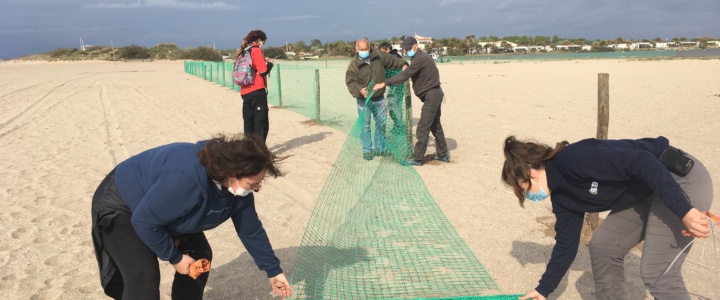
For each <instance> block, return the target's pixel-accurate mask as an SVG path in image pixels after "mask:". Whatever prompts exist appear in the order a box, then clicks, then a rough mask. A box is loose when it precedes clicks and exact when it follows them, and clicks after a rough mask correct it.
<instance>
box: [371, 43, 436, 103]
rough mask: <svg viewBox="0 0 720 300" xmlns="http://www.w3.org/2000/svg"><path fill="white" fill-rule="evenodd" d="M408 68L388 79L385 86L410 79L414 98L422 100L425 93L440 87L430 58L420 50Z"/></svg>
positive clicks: (433, 63)
mask: <svg viewBox="0 0 720 300" xmlns="http://www.w3.org/2000/svg"><path fill="white" fill-rule="evenodd" d="M411 62H412V64H410V67H408V68H407V69H405V70H404V71H402V72H400V74H397V75H395V76H393V77H392V78H389V79H388V80H387V81H386V82H385V83H386V84H387V85H391V86H392V85H398V84H401V83H403V82H405V81H406V80H408V79H410V78H412V82H413V91H414V92H415V96H418V97H420V98H422V95H423V94H425V92H427V91H429V90H431V89H434V88H437V87H440V72H438V68H437V66H436V65H435V61H433V59H432V57H430V55H428V54H427V53H425V52H423V51H422V50H419V49H418V51H417V53H415V56H414V57H413V58H412V60H411Z"/></svg>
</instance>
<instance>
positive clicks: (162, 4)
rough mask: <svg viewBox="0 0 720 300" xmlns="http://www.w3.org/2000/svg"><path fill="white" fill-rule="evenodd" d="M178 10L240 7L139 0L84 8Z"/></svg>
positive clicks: (177, 1) (205, 3) (214, 3)
mask: <svg viewBox="0 0 720 300" xmlns="http://www.w3.org/2000/svg"><path fill="white" fill-rule="evenodd" d="M147 7H155V8H177V9H240V8H241V7H240V6H238V5H233V4H227V3H225V2H192V1H180V0H138V1H137V2H134V3H109V4H107V3H99V4H88V5H85V6H83V8H105V9H114V8H147Z"/></svg>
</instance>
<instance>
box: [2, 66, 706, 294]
mask: <svg viewBox="0 0 720 300" xmlns="http://www.w3.org/2000/svg"><path fill="white" fill-rule="evenodd" d="M439 67H440V72H441V79H442V85H443V88H444V90H445V93H446V96H447V97H446V101H445V103H444V104H443V117H442V120H443V126H444V128H445V132H446V136H447V137H448V142H449V146H450V150H451V154H452V159H453V161H452V162H451V163H449V164H439V163H429V164H426V165H425V166H423V167H417V168H416V170H417V171H418V173H419V174H420V175H421V176H422V178H423V179H424V181H425V184H426V185H427V187H428V189H429V191H430V192H431V193H432V195H433V196H434V198H435V200H436V201H437V202H438V204H439V206H440V207H441V208H442V210H443V212H444V213H445V214H446V215H447V217H448V219H449V220H450V221H451V222H452V224H453V226H454V227H455V228H456V229H457V231H458V232H459V234H460V235H461V236H462V238H463V239H464V240H465V241H466V243H467V244H468V246H469V247H470V248H471V249H472V251H473V252H474V253H475V255H477V257H478V258H479V260H480V261H481V262H482V263H483V264H484V266H485V267H486V269H487V270H488V271H489V273H490V275H491V276H492V277H493V278H494V279H495V281H496V283H497V284H498V285H499V287H500V288H501V290H502V291H503V292H504V293H524V292H527V291H529V290H531V289H532V288H534V287H535V285H536V284H537V281H538V280H539V278H540V275H541V274H542V273H543V271H544V267H545V264H546V262H547V260H548V258H549V255H550V252H551V247H552V245H553V242H554V240H553V238H552V234H553V230H552V227H551V223H552V222H553V215H552V213H551V212H550V207H549V203H548V201H545V203H541V204H529V205H527V206H526V208H525V209H522V208H520V207H519V206H518V204H517V201H516V200H515V199H514V196H513V195H512V194H511V192H510V191H509V190H507V189H506V188H504V187H503V185H502V184H501V183H500V180H499V174H500V168H501V164H502V159H503V157H502V151H501V145H502V141H503V139H504V138H505V137H506V136H507V135H509V134H515V135H517V136H519V137H520V138H535V139H537V140H539V141H541V142H545V143H554V142H557V141H561V140H568V141H571V142H572V141H577V140H579V139H583V138H587V137H594V136H595V131H596V118H597V115H596V114H597V112H596V111H597V110H596V109H597V78H598V75H597V74H598V73H609V74H610V126H609V137H610V138H640V137H647V136H652V137H654V136H658V135H664V136H667V137H668V138H669V139H670V140H671V142H672V143H673V144H674V145H676V146H677V147H679V148H682V149H684V150H687V151H688V152H690V153H692V154H694V155H695V156H696V157H698V158H700V159H701V160H702V161H703V162H704V163H705V165H706V166H707V167H708V169H709V170H710V173H711V174H712V175H713V176H715V183H714V187H715V190H716V195H718V194H720V159H719V158H718V154H719V153H720V122H718V121H717V116H718V115H720V85H718V83H720V60H717V59H714V60H695V59H693V60H655V61H635V60H617V59H607V60H582V61H559V62H530V61H525V62H512V63H500V64H494V63H484V64H466V65H457V64H452V65H447V64H442V65H440V66H439ZM0 78H2V81H0V153H2V156H0V182H2V188H0V205H1V206H0V228H2V232H3V235H2V240H3V242H2V243H0V290H1V291H3V296H2V298H5V299H104V295H103V293H102V290H101V288H100V284H99V278H98V274H97V273H98V271H97V265H96V261H95V257H94V254H93V248H92V242H91V238H90V200H91V196H92V193H93V192H94V190H95V188H96V186H97V185H98V184H99V182H100V181H101V180H102V179H103V177H104V175H105V174H106V173H107V172H108V171H110V170H111V169H112V168H113V167H114V166H115V165H116V164H117V163H118V162H120V161H122V160H124V159H126V158H128V157H129V156H131V155H133V154H136V153H138V152H140V151H143V150H145V149H148V148H151V147H154V146H158V145H161V144H166V143H170V142H176V141H196V140H201V139H206V138H208V137H210V136H211V135H212V134H214V133H218V132H226V133H232V132H238V131H242V116H241V113H240V108H241V100H240V96H239V94H238V93H236V92H234V91H232V90H229V89H226V88H222V87H220V86H218V85H216V84H214V83H211V82H208V81H204V80H202V79H199V78H196V77H193V76H191V75H188V74H185V73H184V72H183V63H182V62H180V61H175V62H170V61H159V62H152V63H119V62H118V63H112V62H54V63H47V62H42V63H13V62H3V63H2V64H0ZM339 80H342V79H339ZM339 84H340V85H342V83H339ZM348 97H349V96H348ZM413 101H414V102H413V105H414V110H415V116H419V107H420V102H419V101H417V100H413ZM348 103H352V102H348ZM349 105H351V104H349ZM305 121H307V119H306V118H305V117H303V116H300V115H298V114H296V113H293V112H292V111H289V110H285V109H272V110H271V112H270V122H271V125H270V126H271V129H270V135H269V137H268V146H269V147H270V148H271V149H272V150H274V151H276V152H280V153H281V154H283V155H291V157H290V158H289V159H288V160H286V161H285V163H284V164H283V165H282V167H283V168H284V170H285V171H287V173H288V175H287V176H286V177H283V178H278V179H271V180H269V181H267V183H266V184H265V186H264V188H263V191H262V192H261V193H258V194H257V196H256V197H257V198H258V200H257V206H258V211H259V214H260V217H261V219H262V220H263V222H264V224H265V228H266V229H267V231H268V234H269V235H270V238H271V241H272V243H273V246H274V247H275V249H276V251H277V254H278V256H279V257H280V259H281V260H282V261H283V268H284V269H285V270H286V272H287V273H288V274H289V273H290V272H291V271H292V264H293V259H294V255H295V253H296V251H297V249H298V246H299V245H300V241H301V238H302V233H303V230H304V226H305V224H306V223H307V220H308V219H309V217H310V213H311V211H312V209H313V205H314V202H315V200H316V197H317V195H318V194H319V192H320V190H321V189H322V187H323V184H324V182H325V178H326V177H327V175H328V173H329V171H330V169H331V167H332V165H333V162H334V160H335V158H336V157H337V155H338V152H339V150H340V148H341V147H342V144H343V142H344V140H345V138H346V135H345V134H344V133H342V132H339V131H337V130H334V129H332V128H329V127H325V126H317V125H315V126H313V125H312V124H310V123H309V122H305ZM433 151H434V147H433V146H432V145H431V147H430V148H429V150H428V154H432V152H433ZM716 199H717V196H716ZM713 210H714V211H716V212H720V203H718V200H715V205H714V209H713ZM207 235H208V239H209V240H210V243H211V244H212V246H213V250H214V253H215V255H214V257H215V258H214V261H213V268H214V271H213V273H212V275H211V279H210V281H209V283H208V285H207V289H206V299H270V298H271V297H270V295H269V292H270V286H269V284H268V282H267V279H265V275H264V274H263V273H262V272H260V271H259V270H258V269H257V267H255V266H254V263H253V262H252V259H251V258H250V257H249V255H248V254H247V252H246V251H245V250H244V248H243V247H242V245H241V243H240V242H239V241H238V239H237V237H236V235H235V233H234V230H233V228H232V224H231V222H227V223H226V224H223V225H222V226H221V227H219V228H217V229H215V230H212V231H209V232H208V233H207ZM717 236H718V234H717V233H716V237H717ZM718 241H720V240H718ZM703 250H704V251H703ZM639 261H640V253H639V252H637V251H635V252H632V253H630V254H629V255H628V256H627V258H626V270H627V286H628V288H627V290H628V292H629V293H630V295H631V296H630V299H645V298H647V299H649V297H648V296H646V293H645V291H644V287H643V285H642V281H641V279H640V277H639V275H638V274H639ZM701 264H703V265H704V266H702V267H701ZM718 266H720V257H718V254H717V252H714V251H713V243H712V241H711V240H709V239H705V240H702V241H699V242H698V243H697V244H696V245H695V248H694V249H693V250H692V252H691V254H690V257H689V259H688V261H687V262H686V263H685V266H684V269H683V270H684V274H685V277H686V281H687V286H688V288H689V289H690V291H691V292H692V296H693V298H694V299H720V289H718V288H717V287H718V285H719V284H720V280H719V279H718V278H719V277H720V276H718V275H720V271H719V269H718ZM161 269H162V272H163V273H162V274H163V279H162V285H161V290H162V295H163V299H169V298H170V296H169V295H170V285H171V279H172V267H171V266H170V265H168V264H167V263H161ZM348 298H353V297H352V295H348ZM593 298H594V297H593V283H592V272H591V269H590V264H589V258H588V251H587V248H586V247H583V246H581V247H580V251H579V253H578V256H577V259H576V260H575V263H574V264H573V265H572V267H571V270H570V272H569V273H568V274H567V276H566V277H565V279H563V281H562V283H561V285H560V287H559V288H558V289H557V290H556V292H555V293H554V294H553V295H552V296H551V299H593Z"/></svg>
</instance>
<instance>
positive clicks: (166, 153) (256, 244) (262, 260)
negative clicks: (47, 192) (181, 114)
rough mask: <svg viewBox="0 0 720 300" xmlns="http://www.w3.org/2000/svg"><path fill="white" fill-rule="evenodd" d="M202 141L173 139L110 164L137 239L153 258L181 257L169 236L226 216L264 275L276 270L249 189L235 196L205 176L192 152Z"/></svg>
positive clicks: (195, 229)
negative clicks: (167, 143)
mask: <svg viewBox="0 0 720 300" xmlns="http://www.w3.org/2000/svg"><path fill="white" fill-rule="evenodd" d="M204 143H205V141H201V142H198V143H196V144H192V143H175V144H169V145H165V146H160V147H157V148H154V149H150V150H147V151H144V152H142V153H140V154H137V155H135V156H133V157H131V158H129V159H127V160H126V161H124V162H122V163H120V164H119V165H118V166H117V168H115V184H116V185H117V189H118V191H119V192H120V195H121V196H122V198H123V200H124V201H125V203H126V204H127V206H128V208H130V211H131V212H132V218H131V222H132V225H133V227H134V228H135V231H136V232H137V234H138V236H139V237H140V239H141V240H142V241H143V242H145V244H147V245H148V247H150V249H152V250H153V251H154V252H155V254H157V256H158V258H160V259H161V260H165V261H168V262H170V263H171V264H176V263H178V262H179V261H180V260H181V259H182V253H180V252H179V251H178V250H177V248H176V247H175V244H174V240H173V237H174V236H178V235H182V234H188V233H195V232H201V231H205V230H210V229H213V228H215V227H217V226H219V225H220V224H222V223H223V222H225V221H226V220H227V219H230V218H232V221H233V224H234V225H235V231H236V232H237V235H238V236H239V237H240V240H241V241H242V243H243V245H244V246H245V248H246V249H247V251H248V253H250V255H251V256H252V257H253V259H254V260H255V263H256V264H257V266H258V267H259V268H260V269H261V270H263V271H265V272H267V276H268V277H274V276H276V275H278V274H280V273H282V269H281V268H280V260H278V258H277V257H276V256H275V253H274V252H273V249H272V246H271V245H270V241H269V240H268V236H267V234H266V233H265V229H264V228H263V226H262V223H261V222H260V220H259V219H258V215H257V212H256V211H255V200H254V197H253V194H252V193H251V194H250V195H248V196H245V197H236V196H233V195H232V194H230V192H228V191H227V190H226V189H220V188H218V186H217V184H216V183H215V182H214V181H213V180H212V179H210V177H208V174H207V171H206V169H205V167H204V166H203V165H202V163H200V159H199V158H198V157H197V152H198V151H200V148H201V147H202V145H203V144H204Z"/></svg>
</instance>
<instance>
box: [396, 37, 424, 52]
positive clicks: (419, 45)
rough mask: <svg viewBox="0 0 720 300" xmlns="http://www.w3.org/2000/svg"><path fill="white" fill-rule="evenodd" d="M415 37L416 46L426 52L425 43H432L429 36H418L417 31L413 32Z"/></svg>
mask: <svg viewBox="0 0 720 300" xmlns="http://www.w3.org/2000/svg"><path fill="white" fill-rule="evenodd" d="M415 39H416V40H417V41H418V48H420V49H422V51H425V52H427V51H426V47H425V45H428V44H432V38H431V37H426V36H419V35H417V33H415ZM398 48H399V47H398Z"/></svg>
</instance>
